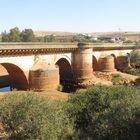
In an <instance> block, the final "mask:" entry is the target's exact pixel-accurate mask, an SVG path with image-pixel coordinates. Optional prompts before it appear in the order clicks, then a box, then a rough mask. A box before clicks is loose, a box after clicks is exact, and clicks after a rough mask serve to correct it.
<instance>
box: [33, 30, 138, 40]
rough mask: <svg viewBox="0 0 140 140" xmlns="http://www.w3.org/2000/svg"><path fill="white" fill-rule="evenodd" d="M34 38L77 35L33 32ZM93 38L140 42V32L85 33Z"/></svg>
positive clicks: (57, 32)
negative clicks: (117, 38)
mask: <svg viewBox="0 0 140 140" xmlns="http://www.w3.org/2000/svg"><path fill="white" fill-rule="evenodd" d="M34 34H35V36H37V37H39V36H45V35H52V34H53V35H56V36H69V35H70V36H72V35H76V34H79V33H77V32H61V31H34ZM87 34H91V35H93V36H109V37H125V38H127V39H129V40H140V32H92V33H87Z"/></svg>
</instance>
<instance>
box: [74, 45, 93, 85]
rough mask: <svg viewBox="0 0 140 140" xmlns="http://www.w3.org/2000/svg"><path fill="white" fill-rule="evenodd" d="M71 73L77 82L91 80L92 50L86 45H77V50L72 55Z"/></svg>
mask: <svg viewBox="0 0 140 140" xmlns="http://www.w3.org/2000/svg"><path fill="white" fill-rule="evenodd" d="M73 71H74V75H75V78H76V80H77V82H80V83H82V82H83V81H85V80H89V79H91V78H93V68H92V48H90V47H89V45H88V44H85V43H79V44H78V49H77V50H76V51H75V52H74V53H73Z"/></svg>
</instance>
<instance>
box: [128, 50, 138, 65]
mask: <svg viewBox="0 0 140 140" xmlns="http://www.w3.org/2000/svg"><path fill="white" fill-rule="evenodd" d="M130 62H131V66H132V67H137V66H139V67H140V51H139V50H134V51H132V52H131V53H130Z"/></svg>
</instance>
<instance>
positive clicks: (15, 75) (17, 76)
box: [0, 63, 29, 90]
mask: <svg viewBox="0 0 140 140" xmlns="http://www.w3.org/2000/svg"><path fill="white" fill-rule="evenodd" d="M0 65H1V66H2V67H3V68H4V69H5V70H6V71H7V81H5V84H6V85H5V86H10V87H11V88H13V89H17V90H27V89H28V88H29V87H28V86H29V85H28V80H27V78H26V76H25V74H24V72H23V70H22V69H21V68H19V67H18V66H17V65H15V64H12V63H1V64H0Z"/></svg>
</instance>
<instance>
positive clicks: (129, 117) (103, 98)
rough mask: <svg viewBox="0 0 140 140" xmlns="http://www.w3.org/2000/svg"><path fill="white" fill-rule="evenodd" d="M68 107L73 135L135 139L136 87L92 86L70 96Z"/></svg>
mask: <svg viewBox="0 0 140 140" xmlns="http://www.w3.org/2000/svg"><path fill="white" fill-rule="evenodd" d="M68 102H69V103H70V104H71V107H69V109H68V111H69V113H70V114H71V117H72V118H74V123H75V126H74V127H75V135H74V137H75V139H80V140H126V139H127V140H139V139H140V91H139V90H137V89H135V88H133V87H126V86H114V87H106V86H94V87H91V88H90V89H88V90H87V91H86V92H81V93H78V94H75V95H73V96H71V98H70V99H69V100H68Z"/></svg>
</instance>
